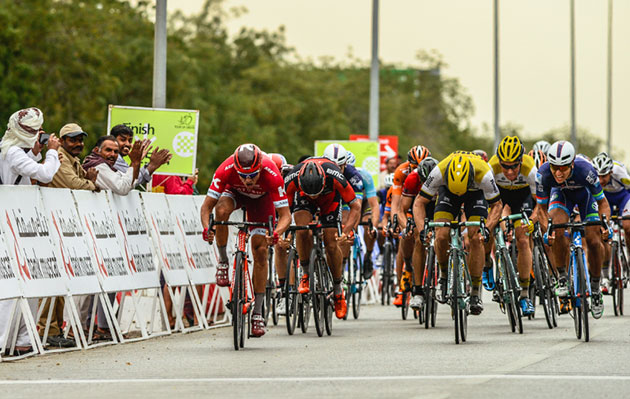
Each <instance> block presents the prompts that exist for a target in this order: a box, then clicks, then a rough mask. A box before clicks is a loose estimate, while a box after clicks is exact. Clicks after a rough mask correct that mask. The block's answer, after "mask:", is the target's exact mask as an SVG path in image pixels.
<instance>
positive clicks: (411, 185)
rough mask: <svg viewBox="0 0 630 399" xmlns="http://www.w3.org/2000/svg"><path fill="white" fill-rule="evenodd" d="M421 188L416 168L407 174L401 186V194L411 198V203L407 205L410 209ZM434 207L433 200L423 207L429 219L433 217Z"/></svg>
mask: <svg viewBox="0 0 630 399" xmlns="http://www.w3.org/2000/svg"><path fill="white" fill-rule="evenodd" d="M421 188H422V178H421V177H420V174H419V173H418V170H414V171H413V172H411V173H410V174H409V176H407V179H406V180H405V184H404V186H403V194H402V195H403V197H412V198H413V201H412V202H411V205H410V206H409V209H410V210H412V209H413V203H414V202H415V200H416V196H417V195H418V194H419V193H420V189H421ZM434 209H435V201H433V200H432V201H431V202H429V203H428V204H427V206H426V207H425V211H426V216H427V217H428V218H429V219H433V212H434Z"/></svg>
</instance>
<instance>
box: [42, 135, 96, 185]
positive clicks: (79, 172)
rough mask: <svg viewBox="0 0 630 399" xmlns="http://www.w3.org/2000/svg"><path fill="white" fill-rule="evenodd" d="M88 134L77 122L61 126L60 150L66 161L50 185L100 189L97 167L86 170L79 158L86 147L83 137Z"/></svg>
mask: <svg viewBox="0 0 630 399" xmlns="http://www.w3.org/2000/svg"><path fill="white" fill-rule="evenodd" d="M86 136H87V133H85V132H84V131H83V129H81V126H79V125H77V124H76V123H68V124H66V125H64V126H63V127H62V128H61V130H60V131H59V138H60V139H61V148H60V149H59V152H60V153H61V154H62V155H63V158H64V161H63V162H62V163H61V167H60V168H59V171H58V172H57V173H56V174H55V177H54V178H53V181H52V183H50V187H57V188H70V189H73V190H90V191H98V188H97V187H96V184H95V182H96V177H97V175H98V171H97V170H96V169H88V170H84V169H83V168H82V167H81V161H80V160H79V155H81V152H82V151H83V147H84V144H83V139H84V138H85V137H86Z"/></svg>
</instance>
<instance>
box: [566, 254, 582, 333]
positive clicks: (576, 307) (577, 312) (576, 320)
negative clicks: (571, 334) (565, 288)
mask: <svg viewBox="0 0 630 399" xmlns="http://www.w3.org/2000/svg"><path fill="white" fill-rule="evenodd" d="M576 267H577V266H576V265H575V264H574V263H573V260H571V263H570V265H569V276H568V279H567V282H568V283H569V295H570V298H569V301H570V303H571V306H572V309H571V317H573V327H574V329H575V337H576V338H577V339H582V307H581V302H580V298H579V297H578V295H579V287H577V286H576V283H575V281H576V279H575V278H574V276H575V273H576V271H575V270H574V268H576ZM578 282H579V280H578Z"/></svg>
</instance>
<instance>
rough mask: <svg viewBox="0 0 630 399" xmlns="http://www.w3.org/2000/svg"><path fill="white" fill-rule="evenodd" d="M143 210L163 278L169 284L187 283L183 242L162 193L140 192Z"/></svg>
mask: <svg viewBox="0 0 630 399" xmlns="http://www.w3.org/2000/svg"><path fill="white" fill-rule="evenodd" d="M142 201H143V203H144V210H145V212H146V215H147V221H148V222H149V229H150V230H151V237H152V238H153V240H154V243H155V247H156V250H157V255H158V258H159V261H160V264H161V266H162V273H164V278H165V279H166V282H167V283H168V285H170V286H182V285H187V284H188V274H187V273H186V263H187V262H188V261H187V260H186V255H185V252H184V243H183V242H182V241H181V240H180V236H179V235H177V234H176V226H175V219H174V217H173V215H172V214H171V210H170V208H169V206H168V202H166V194H164V193H142Z"/></svg>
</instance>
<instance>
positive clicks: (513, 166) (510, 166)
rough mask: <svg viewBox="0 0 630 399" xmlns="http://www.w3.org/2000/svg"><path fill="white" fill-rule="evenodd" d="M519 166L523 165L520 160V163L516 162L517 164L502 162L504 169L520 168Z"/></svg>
mask: <svg viewBox="0 0 630 399" xmlns="http://www.w3.org/2000/svg"><path fill="white" fill-rule="evenodd" d="M519 166H521V163H520V162H519V163H515V164H513V165H506V164H504V163H502V164H501V167H502V168H503V169H508V170H509V169H516V168H518V167H519Z"/></svg>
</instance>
